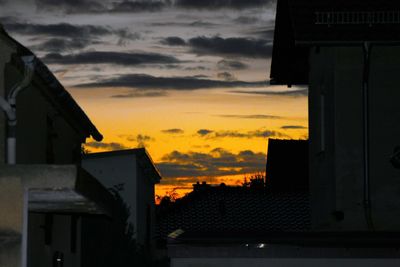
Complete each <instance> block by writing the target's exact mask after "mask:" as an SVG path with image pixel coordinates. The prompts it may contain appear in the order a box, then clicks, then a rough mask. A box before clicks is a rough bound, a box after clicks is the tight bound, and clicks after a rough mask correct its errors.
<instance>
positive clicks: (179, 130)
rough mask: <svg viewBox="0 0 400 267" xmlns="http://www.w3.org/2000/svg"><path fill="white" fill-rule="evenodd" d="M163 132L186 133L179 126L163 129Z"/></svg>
mask: <svg viewBox="0 0 400 267" xmlns="http://www.w3.org/2000/svg"><path fill="white" fill-rule="evenodd" d="M161 132H163V133H166V134H183V133H184V131H183V130H182V129H179V128H173V129H166V130H162V131H161Z"/></svg>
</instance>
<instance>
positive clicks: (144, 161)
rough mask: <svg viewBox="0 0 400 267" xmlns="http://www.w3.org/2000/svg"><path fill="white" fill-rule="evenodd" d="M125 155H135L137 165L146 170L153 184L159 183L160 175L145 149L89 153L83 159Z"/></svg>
mask: <svg viewBox="0 0 400 267" xmlns="http://www.w3.org/2000/svg"><path fill="white" fill-rule="evenodd" d="M125 155H135V156H137V159H138V161H139V163H140V164H141V165H142V166H143V168H144V169H145V170H148V172H149V174H150V177H151V178H152V179H153V181H154V183H159V182H160V180H161V173H160V171H159V170H158V168H157V167H156V165H155V164H154V161H153V159H152V158H151V156H150V154H149V153H148V152H147V150H146V149H145V148H132V149H124V150H114V151H105V152H97V153H89V154H86V155H83V159H89V160H90V159H98V158H107V157H114V156H125Z"/></svg>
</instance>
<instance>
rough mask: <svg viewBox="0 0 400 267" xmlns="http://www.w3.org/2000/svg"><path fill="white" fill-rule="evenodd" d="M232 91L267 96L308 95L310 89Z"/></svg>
mask: <svg viewBox="0 0 400 267" xmlns="http://www.w3.org/2000/svg"><path fill="white" fill-rule="evenodd" d="M231 92H232V93H240V94H253V95H265V96H292V97H304V96H308V89H297V90H285V91H231Z"/></svg>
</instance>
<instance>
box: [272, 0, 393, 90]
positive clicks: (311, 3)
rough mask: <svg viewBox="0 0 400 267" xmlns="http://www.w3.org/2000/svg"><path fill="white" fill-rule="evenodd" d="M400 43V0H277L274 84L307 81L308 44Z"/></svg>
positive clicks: (301, 83) (273, 63) (300, 83)
mask: <svg viewBox="0 0 400 267" xmlns="http://www.w3.org/2000/svg"><path fill="white" fill-rule="evenodd" d="M363 42H374V43H383V44H386V43H390V44H397V45H400V1H395V0H382V1H372V0H278V1H277V10H276V21H275V33H274V46H273V54H272V62H271V74H270V78H271V84H282V85H289V86H290V85H304V84H308V71H309V66H308V64H309V63H308V57H309V47H310V46H315V45H336V46H345V45H360V44H361V43H363Z"/></svg>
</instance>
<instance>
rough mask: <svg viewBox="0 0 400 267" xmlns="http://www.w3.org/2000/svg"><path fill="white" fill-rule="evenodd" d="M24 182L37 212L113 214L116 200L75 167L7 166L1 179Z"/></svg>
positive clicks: (1, 174) (32, 208)
mask: <svg viewBox="0 0 400 267" xmlns="http://www.w3.org/2000/svg"><path fill="white" fill-rule="evenodd" d="M15 178H17V179H20V181H21V185H22V186H23V187H24V188H26V189H27V190H28V201H29V202H28V203H29V204H28V205H29V206H28V208H29V211H33V212H57V213H89V214H107V215H110V214H111V211H112V205H113V197H112V195H111V194H110V192H109V191H108V190H107V189H106V188H104V187H103V186H102V185H101V184H100V183H99V182H98V181H97V180H96V179H95V178H94V177H92V176H91V175H90V174H88V173H87V172H86V171H84V170H83V169H81V168H80V167H77V166H74V165H4V166H2V167H1V173H0V179H15Z"/></svg>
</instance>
